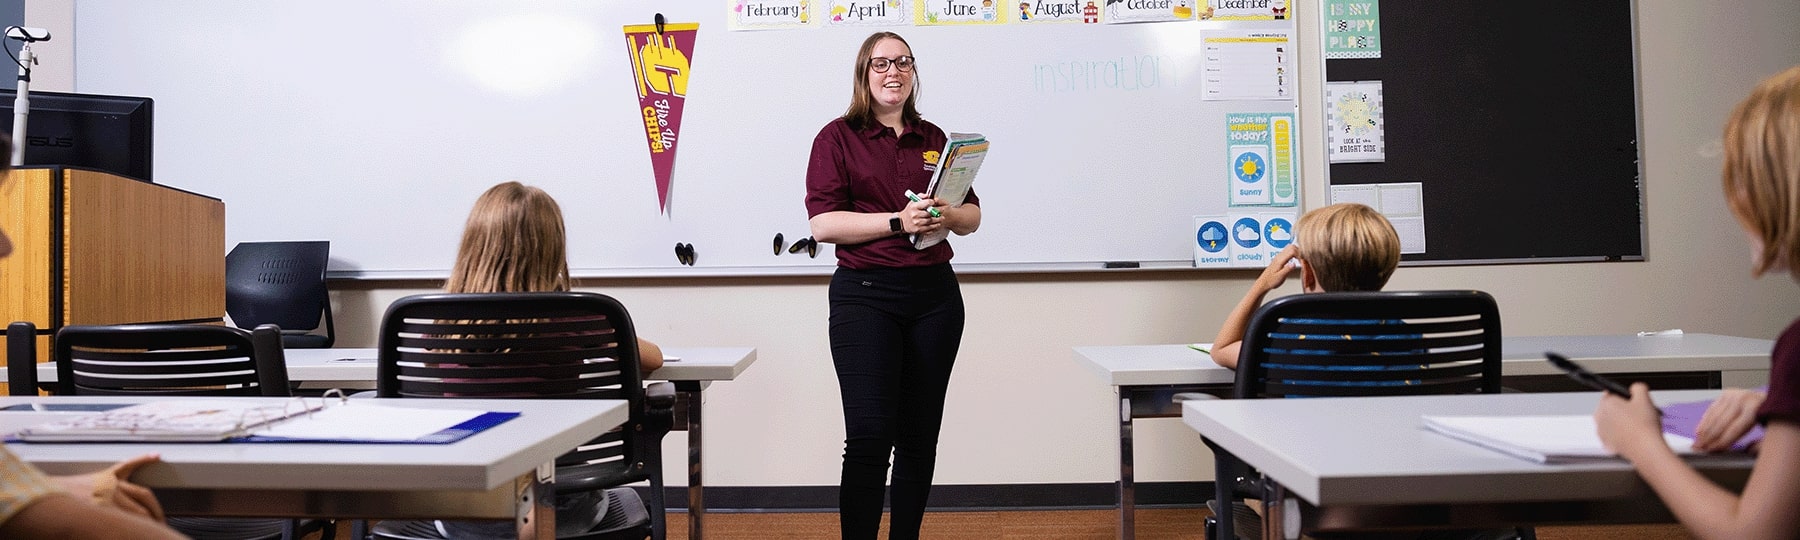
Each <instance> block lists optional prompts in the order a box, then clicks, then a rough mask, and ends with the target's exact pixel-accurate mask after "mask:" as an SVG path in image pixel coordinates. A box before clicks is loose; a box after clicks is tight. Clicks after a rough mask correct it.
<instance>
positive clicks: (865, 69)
mask: <svg viewBox="0 0 1800 540" xmlns="http://www.w3.org/2000/svg"><path fill="white" fill-rule="evenodd" d="M884 39H894V40H898V41H899V42H900V44H901V45H906V50H908V51H911V50H912V44H910V43H907V42H906V38H902V37H900V34H896V33H893V32H876V33H873V34H869V38H868V39H864V40H863V44H862V48H861V49H858V50H857V51H856V66H855V68H854V69H853V70H852V73H853V74H852V75H851V77H852V78H851V87H850V108H849V109H847V110H845V111H844V120H846V121H849V122H850V127H853V128H856V129H863V128H865V127H868V126H873V125H876V124H877V122H876V120H875V96H874V95H873V94H870V93H869V62H870V61H871V60H873V59H874V55H875V44H877V43H881V40H884ZM888 69H900V68H898V67H891V68H888ZM912 74H913V75H912V76H913V78H912V82H913V87H912V93H911V94H907V95H906V103H905V104H903V105H901V107H900V120H901V121H903V122H906V123H908V124H911V123H914V122H918V121H919V118H920V117H919V108H918V105H917V103H918V101H919V64H918V63H917V62H916V61H915V62H914V63H913V70H912Z"/></svg>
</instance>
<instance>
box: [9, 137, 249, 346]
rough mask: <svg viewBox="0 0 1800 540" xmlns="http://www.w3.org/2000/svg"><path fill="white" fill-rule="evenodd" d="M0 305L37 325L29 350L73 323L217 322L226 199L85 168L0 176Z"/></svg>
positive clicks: (16, 317)
mask: <svg viewBox="0 0 1800 540" xmlns="http://www.w3.org/2000/svg"><path fill="white" fill-rule="evenodd" d="M0 229H4V230H5V231H6V235H7V236H8V237H10V238H11V239H12V242H13V253H12V256H11V257H7V258H4V259H0V314H4V320H0V323H5V324H10V323H12V322H16V321H28V322H31V323H32V324H35V325H37V329H38V358H39V359H40V360H48V359H49V358H50V355H49V351H50V348H49V347H50V338H51V335H52V334H54V333H55V332H56V330H57V329H60V328H62V327H64V326H68V325H74V324H127V323H149V322H217V321H222V320H223V317H224V313H225V203H224V202H223V201H220V200H219V199H215V198H212V197H208V196H205V195H200V194H196V193H190V192H186V191H182V190H179V189H175V188H172V187H169V186H164V185H158V184H152V183H149V182H144V181H141V180H136V179H133V178H129V177H125V176H119V175H116V174H110V173H105V172H100V171H95V170H91V169H78V168H74V167H58V166H50V167H21V168H18V169H15V170H13V171H11V172H10V173H8V174H7V177H6V181H5V182H4V183H3V184H0Z"/></svg>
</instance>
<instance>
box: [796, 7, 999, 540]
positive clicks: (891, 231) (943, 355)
mask: <svg viewBox="0 0 1800 540" xmlns="http://www.w3.org/2000/svg"><path fill="white" fill-rule="evenodd" d="M915 69H916V65H915V64H914V61H913V56H912V47H911V46H909V45H907V43H906V40H904V39H901V38H900V36H899V35H897V34H894V33H891V32H878V33H876V34H874V35H871V36H869V38H868V39H866V40H864V41H863V44H862V49H861V50H860V51H858V52H857V55H856V66H855V68H854V81H855V84H854V85H853V87H852V89H851V94H850V108H849V110H847V111H845V112H844V115H843V116H842V117H840V118H838V119H836V120H832V121H831V123H829V124H826V125H825V128H824V129H821V130H819V135H818V137H816V138H814V139H813V148H812V160H811V162H810V163H809V164H808V165H807V170H806V212H807V215H808V216H809V217H810V219H811V226H812V235H813V238H814V239H817V240H818V241H820V242H830V243H833V244H836V245H837V249H836V250H835V251H836V252H837V259H838V269H837V272H836V273H835V274H834V275H833V276H832V278H831V289H830V302H831V320H830V335H831V357H832V364H833V365H835V366H836V368H837V376H838V390H839V393H840V394H841V396H842V398H843V403H844V431H845V439H844V468H843V475H842V476H841V477H840V480H839V486H838V506H839V510H838V511H839V518H840V520H841V522H842V527H843V529H842V531H843V537H844V538H858V539H862V538H868V539H873V538H875V537H876V534H877V532H878V531H879V529H880V526H881V506H882V496H883V492H884V491H886V490H885V489H884V486H885V485H886V480H887V468H888V457H889V455H890V454H891V455H892V456H893V463H894V474H893V487H892V492H891V493H890V494H889V499H890V504H891V506H892V509H893V514H892V516H890V518H889V523H890V527H889V533H888V536H889V538H892V539H902V538H918V536H919V526H920V523H921V521H923V519H924V514H925V499H926V496H927V495H928V494H929V493H930V491H931V475H932V471H933V469H934V468H935V467H936V465H937V439H938V428H939V426H940V425H942V423H943V419H944V393H945V391H946V390H947V389H948V387H949V384H950V369H951V366H952V365H954V364H955V362H956V351H957V347H958V346H960V345H961V343H962V331H963V301H962V291H961V289H960V288H958V286H957V282H956V274H955V273H954V272H953V271H952V270H951V268H950V257H951V256H952V255H953V252H952V251H951V250H950V243H949V242H940V243H938V244H936V245H933V246H931V247H928V248H925V249H923V250H919V249H913V245H912V242H910V241H908V240H907V237H908V236H910V235H914V234H923V233H929V232H935V231H939V230H942V229H946V228H947V229H949V230H950V231H951V232H954V233H956V234H959V235H966V234H969V233H972V232H975V229H976V228H978V227H980V226H981V206H980V202H981V201H980V199H979V198H977V197H976V196H975V194H974V193H973V192H970V193H969V195H968V197H967V199H965V200H964V204H963V205H961V206H957V207H951V206H948V205H945V204H943V203H941V202H938V201H936V200H933V199H929V198H927V199H924V200H922V201H919V202H911V201H908V200H907V197H906V191H907V190H912V191H914V192H918V193H924V192H925V187H926V184H928V183H929V182H930V180H931V173H932V171H933V170H934V169H935V168H936V167H937V159H936V157H937V154H938V152H939V151H941V150H942V149H943V148H944V143H945V141H946V137H945V135H944V130H942V129H939V128H938V127H937V126H936V125H934V124H932V123H931V122H926V121H925V120H924V119H923V118H920V117H919V111H918V108H917V107H916V105H915V103H916V101H917V98H918V96H917V89H918V80H917V78H916V77H917V76H918V73H917V72H916V71H915ZM934 208H935V209H936V210H937V212H938V213H940V214H941V215H942V217H934V216H932V214H931V211H930V210H931V209H934Z"/></svg>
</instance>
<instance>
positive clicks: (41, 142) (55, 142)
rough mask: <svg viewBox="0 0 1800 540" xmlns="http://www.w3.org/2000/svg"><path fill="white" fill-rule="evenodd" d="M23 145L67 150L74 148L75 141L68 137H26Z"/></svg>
mask: <svg viewBox="0 0 1800 540" xmlns="http://www.w3.org/2000/svg"><path fill="white" fill-rule="evenodd" d="M25 144H28V145H31V146H49V147H52V148H69V147H72V146H75V139H71V138H68V137H57V138H54V139H52V138H50V137H26V138H25Z"/></svg>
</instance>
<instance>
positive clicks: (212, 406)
mask: <svg viewBox="0 0 1800 540" xmlns="http://www.w3.org/2000/svg"><path fill="white" fill-rule="evenodd" d="M518 416H519V413H516V412H489V411H479V410H469V409H425V408H408V407H394V406H387V405H380V404H374V403H368V402H362V401H349V400H329V399H323V400H321V399H312V400H307V399H293V400H287V401H281V402H276V403H272V402H269V401H266V400H250V399H243V400H233V399H213V400H171V401H153V402H150V403H142V404H138V405H131V406H128V407H120V408H117V409H112V410H108V411H104V412H97V413H93V414H82V415H78V416H72V417H70V418H66V419H61V420H56V421H53V422H49V423H45V424H40V425H36V426H31V427H27V428H24V429H21V430H19V431H18V432H16V433H14V434H13V435H12V436H11V437H9V438H10V439H11V440H14V441H19V442H28V443H33V442H45V443H67V442H341V443H390V444H394V443H400V444H442V443H450V442H455V441H458V440H462V439H463V438H466V437H468V436H470V435H473V434H475V433H478V432H480V431H482V430H486V429H488V428H490V427H493V426H496V425H499V424H500V423H502V422H505V421H507V420H511V419H513V418H516V417H518Z"/></svg>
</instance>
